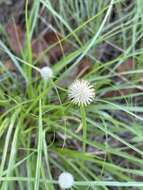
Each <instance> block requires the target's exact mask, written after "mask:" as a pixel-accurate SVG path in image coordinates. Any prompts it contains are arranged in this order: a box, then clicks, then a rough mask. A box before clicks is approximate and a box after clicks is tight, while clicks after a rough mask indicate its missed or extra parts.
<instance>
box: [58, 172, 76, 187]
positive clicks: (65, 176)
mask: <svg viewBox="0 0 143 190" xmlns="http://www.w3.org/2000/svg"><path fill="white" fill-rule="evenodd" d="M58 183H59V186H60V187H61V188H63V189H68V188H71V187H72V186H73V184H74V178H73V176H72V174H70V173H68V172H63V173H61V174H60V176H59V178H58Z"/></svg>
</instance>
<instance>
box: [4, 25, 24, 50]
mask: <svg viewBox="0 0 143 190" xmlns="http://www.w3.org/2000/svg"><path fill="white" fill-rule="evenodd" d="M6 32H7V34H8V38H9V45H10V47H11V49H12V50H13V51H14V52H15V53H16V54H19V53H20V52H21V50H22V47H23V44H24V38H25V34H24V32H23V30H22V28H21V26H20V25H18V24H15V23H9V24H7V26H6Z"/></svg>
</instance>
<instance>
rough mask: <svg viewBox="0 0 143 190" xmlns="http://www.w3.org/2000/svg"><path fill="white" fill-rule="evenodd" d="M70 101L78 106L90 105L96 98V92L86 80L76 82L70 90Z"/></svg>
mask: <svg viewBox="0 0 143 190" xmlns="http://www.w3.org/2000/svg"><path fill="white" fill-rule="evenodd" d="M68 96H69V99H70V100H71V101H72V103H74V104H77V105H79V106H80V105H85V106H86V105H88V104H90V103H91V102H92V101H93V100H94V97H95V90H94V88H93V86H92V85H90V83H89V82H88V81H86V80H83V79H82V80H75V81H74V82H73V83H72V84H71V85H70V87H69V90H68Z"/></svg>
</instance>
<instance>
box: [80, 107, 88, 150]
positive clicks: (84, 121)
mask: <svg viewBox="0 0 143 190" xmlns="http://www.w3.org/2000/svg"><path fill="white" fill-rule="evenodd" d="M80 112H81V119H82V128H83V152H86V134H87V125H86V111H85V107H84V106H83V105H81V106H80Z"/></svg>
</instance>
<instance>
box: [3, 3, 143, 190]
mask: <svg viewBox="0 0 143 190" xmlns="http://www.w3.org/2000/svg"><path fill="white" fill-rule="evenodd" d="M40 8H42V9H44V10H45V15H44V16H45V17H44V16H43V17H42V16H41V15H40V14H39V9H40ZM142 9H143V6H142V3H141V1H131V2H127V1H125V0H118V1H116V0H111V1H108V0H107V1H103V0H100V1H81V0H78V1H74V0H71V1H65V0H62V1H58V2H57V1H49V0H46V1H44V0H41V1H40V0H37V1H34V2H33V4H32V6H31V9H30V10H29V9H28V1H26V6H25V10H24V11H25V25H26V27H25V28H26V43H25V47H24V48H23V51H22V54H21V55H15V54H14V53H13V52H12V50H11V49H10V48H8V46H7V44H6V43H4V41H0V47H1V51H3V52H4V53H5V54H6V55H7V56H8V57H9V58H10V59H11V61H12V63H13V65H14V66H15V68H16V72H13V71H10V70H8V69H7V68H5V65H4V61H3V60H1V68H2V69H1V75H0V81H1V83H0V137H1V138H0V187H1V189H2V190H8V189H10V190H14V189H19V190H24V189H27V190H33V189H34V190H38V189H39V190H47V189H49V190H55V189H58V188H59V186H58V177H59V175H60V174H61V173H62V172H64V171H67V172H69V173H71V174H72V175H73V177H74V180H75V182H74V184H73V187H72V188H73V189H87V188H90V189H95V188H96V189H99V190H100V189H101V190H102V189H105V190H108V189H111V188H115V189H119V190H121V189H123V188H124V189H129V188H132V189H133V188H136V189H142V187H143V183H142V178H143V172H142V167H143V162H142V156H143V150H142V139H143V137H142V136H143V135H142V123H143V119H142V113H143V108H142V81H141V78H142V72H143V71H142V45H141V44H142V43H141V42H142V35H143V32H142ZM46 18H47V20H46V23H47V24H49V23H50V22H51V21H52V22H51V23H52V24H53V25H52V27H53V28H52V29H53V30H54V31H58V32H59V33H60V34H61V36H62V39H60V43H61V44H62V42H65V41H67V40H68V42H69V43H70V44H71V46H70V48H69V49H68V52H67V53H65V54H64V55H63V57H61V59H60V60H59V61H57V62H56V63H55V64H54V65H51V66H50V68H51V69H52V71H53V73H54V75H53V77H52V78H51V79H50V80H47V81H46V83H45V81H44V80H43V78H42V77H41V75H40V71H41V70H40V69H41V68H42V65H41V62H40V58H41V57H42V56H43V55H44V56H48V55H47V54H46V52H48V51H50V49H51V48H52V46H55V44H52V45H51V46H50V47H47V50H46V51H44V52H41V54H40V55H39V56H38V58H37V59H36V60H34V59H33V56H32V46H31V45H32V44H31V43H32V37H33V35H36V31H38V30H39V23H40V22H42V20H43V19H46ZM48 18H49V19H48ZM51 23H50V24H51ZM42 24H43V23H42ZM48 26H49V25H48ZM45 27H47V26H46V25H45ZM107 47H108V48H107ZM102 52H103V53H102ZM114 52H117V54H116V53H115V54H114ZM85 56H86V57H88V58H89V59H90V62H91V63H92V66H91V68H90V71H88V72H87V73H86V74H84V76H83V77H82V78H83V79H84V80H88V81H90V82H91V83H92V84H93V86H94V87H95V88H96V99H95V101H94V102H92V103H91V104H90V105H88V107H87V109H86V114H85V110H84V108H83V107H81V113H82V114H81V113H80V111H79V108H77V106H74V105H72V104H71V102H70V101H69V99H68V86H66V85H63V82H64V84H65V83H66V81H68V83H69V84H71V83H72V82H73V81H72V80H70V78H71V77H70V74H71V73H72V72H73V70H74V69H75V68H77V67H78V65H79V64H80V61H81V60H82V59H83V58H84V57H85ZM128 59H131V60H132V61H133V62H134V63H135V64H134V68H133V69H130V66H129V69H128V70H122V71H120V72H119V71H118V68H119V66H121V65H122V66H123V68H124V64H126V63H127V61H128ZM102 60H104V61H102ZM74 78H75V79H76V77H74ZM125 90H126V93H125ZM114 92H116V93H114ZM109 94H110V95H109ZM81 122H83V125H84V126H83V127H84V135H83V133H82V129H81V127H80V126H81ZM82 150H84V151H82Z"/></svg>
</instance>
